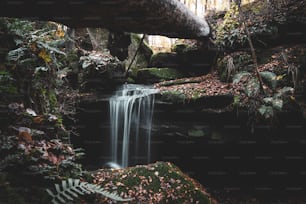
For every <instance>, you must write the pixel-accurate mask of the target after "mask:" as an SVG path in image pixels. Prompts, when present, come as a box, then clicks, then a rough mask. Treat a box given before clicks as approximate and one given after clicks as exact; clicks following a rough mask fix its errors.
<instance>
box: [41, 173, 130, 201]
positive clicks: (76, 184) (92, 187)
mask: <svg viewBox="0 0 306 204" xmlns="http://www.w3.org/2000/svg"><path fill="white" fill-rule="evenodd" d="M55 190H56V193H55V194H54V193H53V192H52V191H51V190H49V189H46V191H47V193H48V194H49V195H50V196H51V197H52V201H51V202H52V203H53V204H60V203H67V202H68V201H73V199H74V198H77V197H78V196H79V195H84V194H93V193H97V194H101V195H103V196H105V197H108V198H110V199H112V200H115V201H123V202H126V201H131V200H132V199H130V198H127V199H124V198H121V197H120V196H119V195H118V194H116V193H110V192H108V191H105V190H104V189H103V188H102V187H101V186H98V185H96V184H90V183H87V182H81V181H80V180H79V179H71V178H69V179H68V180H66V181H62V183H61V185H59V184H55Z"/></svg>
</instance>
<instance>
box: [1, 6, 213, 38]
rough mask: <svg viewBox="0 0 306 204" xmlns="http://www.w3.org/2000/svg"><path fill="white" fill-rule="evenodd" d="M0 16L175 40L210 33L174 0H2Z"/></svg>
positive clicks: (205, 24) (203, 36)
mask: <svg viewBox="0 0 306 204" xmlns="http://www.w3.org/2000/svg"><path fill="white" fill-rule="evenodd" d="M0 16H2V17H26V18H34V19H37V20H50V21H56V22H59V23H63V24H66V25H67V26H69V27H103V28H108V29H110V30H113V31H125V32H135V33H146V34H158V35H165V36H169V37H178V38H196V39H201V38H205V37H207V36H208V35H209V32H210V29H209V26H208V23H207V22H206V20H205V19H204V17H203V18H199V17H197V16H195V15H194V14H193V13H192V12H191V11H190V10H189V9H188V8H187V7H186V6H184V4H182V3H181V2H180V1H178V0H87V1H86V0H43V1H42V0H40V1H39V0H19V1H16V0H6V1H1V2H0Z"/></svg>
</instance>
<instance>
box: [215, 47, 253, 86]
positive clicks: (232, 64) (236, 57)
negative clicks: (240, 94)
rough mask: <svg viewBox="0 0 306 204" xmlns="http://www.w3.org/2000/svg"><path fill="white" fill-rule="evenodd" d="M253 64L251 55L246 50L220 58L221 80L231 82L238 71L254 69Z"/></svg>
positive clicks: (219, 70)
mask: <svg viewBox="0 0 306 204" xmlns="http://www.w3.org/2000/svg"><path fill="white" fill-rule="evenodd" d="M251 64H252V59H251V56H250V55H249V54H248V53H246V52H234V53H231V54H229V55H226V56H225V57H222V58H220V59H219V60H218V72H219V75H220V76H221V80H222V81H226V82H229V81H231V80H232V78H233V76H234V75H235V74H236V73H237V72H242V71H252V70H251V69H253V67H251V66H250V65H251ZM250 68H251V69H250Z"/></svg>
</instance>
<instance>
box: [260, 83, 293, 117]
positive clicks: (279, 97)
mask: <svg viewBox="0 0 306 204" xmlns="http://www.w3.org/2000/svg"><path fill="white" fill-rule="evenodd" d="M292 94H293V88H291V87H284V88H282V89H280V90H278V91H277V92H276V93H275V94H274V95H273V97H265V98H263V104H262V105H261V106H260V107H259V108H258V111H259V113H260V114H261V115H262V116H264V118H266V119H270V118H272V117H274V116H275V111H281V110H283V107H284V105H285V104H286V103H288V102H289V101H290V100H291V98H292V97H293V96H292Z"/></svg>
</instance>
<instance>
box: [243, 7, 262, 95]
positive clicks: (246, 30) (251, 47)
mask: <svg viewBox="0 0 306 204" xmlns="http://www.w3.org/2000/svg"><path fill="white" fill-rule="evenodd" d="M238 9H239V19H240V21H241V23H242V26H243V28H244V31H245V33H246V35H247V39H248V43H249V46H250V49H251V53H252V58H253V63H254V65H255V72H256V76H257V78H258V80H259V87H260V91H261V92H262V93H264V88H263V81H262V78H261V76H260V74H259V70H258V61H257V56H256V53H255V48H254V45H253V42H252V38H251V33H250V31H249V29H248V27H247V26H246V24H245V18H244V14H243V11H242V9H241V6H240V4H238Z"/></svg>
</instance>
